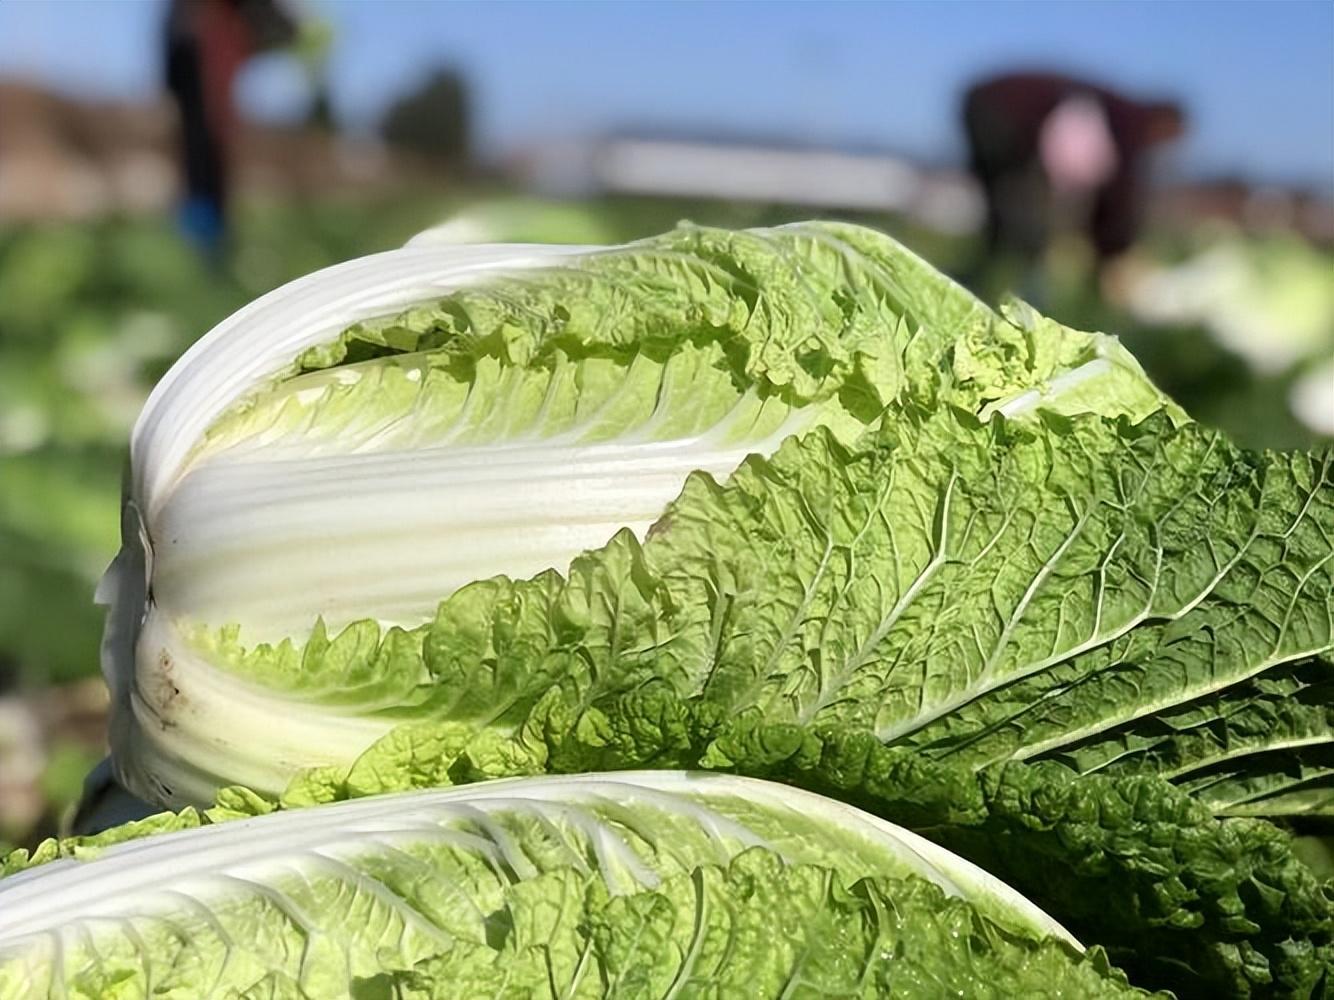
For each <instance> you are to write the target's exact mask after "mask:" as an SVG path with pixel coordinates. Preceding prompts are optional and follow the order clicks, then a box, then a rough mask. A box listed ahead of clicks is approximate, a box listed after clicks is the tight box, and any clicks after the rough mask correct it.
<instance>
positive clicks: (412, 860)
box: [0, 771, 1143, 1000]
mask: <svg viewBox="0 0 1334 1000" xmlns="http://www.w3.org/2000/svg"><path fill="white" fill-rule="evenodd" d="M231 799H232V808H231V809H230V810H227V809H223V808H219V809H216V810H214V811H213V812H212V813H211V815H210V816H205V817H200V816H199V814H197V813H195V812H194V811H193V810H190V811H188V812H187V813H184V814H181V815H174V814H170V813H167V814H163V815H162V816H159V817H154V818H152V819H149V820H146V821H142V822H141V823H139V824H136V825H135V826H134V827H133V828H130V829H120V830H114V831H111V832H110V833H108V834H104V835H102V836H101V837H100V838H93V839H92V840H91V841H85V842H83V843H78V844H70V843H67V844H63V845H61V844H57V843H56V842H50V843H49V844H48V845H46V846H45V847H44V848H41V849H39V850H38V852H37V856H36V857H35V858H31V859H25V858H20V857H15V858H13V859H12V860H11V863H10V864H11V867H15V868H18V867H20V866H21V865H22V866H24V868H25V870H23V871H21V873H19V874H11V875H10V876H9V877H8V878H5V879H3V880H0V998H4V1000H11V998H12V1000H39V998H45V997H61V998H89V1000H101V998H103V997H107V996H111V995H115V996H117V997H123V998H129V997H148V996H154V997H168V998H190V1000H202V998H207V997H223V996H228V997H237V996H247V997H250V996H266V997H293V998H296V997H309V998H329V997H346V996H353V997H363V996H393V997H401V998H422V1000H425V998H437V997H481V996H497V997H499V996H506V997H509V996H513V997H519V996H522V997H530V998H534V1000H537V998H548V997H549V998H552V1000H555V998H557V997H565V998H577V997H590V998H602V997H606V998H626V1000H628V998H655V997H666V996H680V997H693V996H746V997H754V998H756V1000H762V998H766V997H773V998H778V997H832V996H840V997H866V998H868V1000H871V998H878V997H886V996H891V995H892V996H896V997H924V998H930V997H938V996H942V995H945V994H947V993H948V994H950V995H966V996H1020V995H1034V993H1035V991H1041V992H1044V993H1047V994H1049V995H1066V996H1079V997H1129V996H1142V995H1143V994H1141V993H1140V991H1138V990H1133V989H1131V988H1130V987H1129V986H1128V985H1127V984H1126V982H1125V979H1124V977H1123V976H1121V975H1120V974H1119V973H1117V972H1116V971H1115V970H1112V969H1110V968H1109V967H1108V965H1107V962H1106V959H1105V958H1104V957H1103V956H1102V955H1100V954H1099V953H1097V952H1096V951H1094V952H1091V953H1089V954H1088V955H1085V954H1083V953H1082V951H1081V950H1080V949H1079V947H1078V945H1077V944H1076V943H1075V942H1073V941H1072V939H1070V937H1069V935H1068V934H1066V933H1065V932H1064V931H1063V930H1062V929H1061V928H1060V927H1059V926H1058V925H1056V924H1055V922H1054V921H1052V920H1051V918H1050V917H1047V916H1046V915H1045V914H1043V913H1042V912H1041V911H1039V910H1037V909H1036V908H1035V907H1033V906H1032V904H1031V903H1029V902H1028V901H1027V900H1025V899H1023V898H1022V897H1021V896H1019V895H1018V894H1016V893H1015V892H1014V891H1013V890H1011V889H1009V888H1008V887H1007V886H1004V885H1002V884H1001V883H999V882H997V881H996V880H995V879H993V878H991V877H990V876H988V875H986V874H985V873H984V872H982V871H980V870H978V869H976V868H974V867H973V866H972V865H970V864H969V863H968V862H966V861H963V860H962V859H960V858H958V857H955V856H953V855H951V854H949V853H948V852H946V851H944V850H942V849H940V848H939V847H936V846H934V845H933V844H931V843H930V842H928V841H925V840H923V839H922V838H920V837H917V836H915V835H914V834H912V833H909V832H908V831H906V830H901V829H898V828H896V827H893V826H891V825H890V824H888V823H885V822H884V821H882V820H877V819H876V818H874V817H872V816H869V815H867V814H865V813H861V812H858V811H857V810H855V809H851V808H849V807H847V806H844V805H841V804H839V803H836V802H833V801H831V800H828V799H822V798H820V797H818V796H815V795H811V794H809V793H803V792H797V791H794V790H792V789H788V788H783V787H781V786H777V785H771V784H768V783H765V782H759V781H753V780H749V779H741V778H729V777H722V776H714V775H707V774H705V775H688V774H683V773H672V772H666V771H659V772H644V773H624V774H615V775H596V776H587V777H580V778H568V779H565V778H536V779H522V780H518V781H497V782H488V783H486V784H482V785H475V786H472V787H469V788H466V789H455V790H445V791H433V792H409V793H399V794H397V795H387V796H379V797H375V798H369V799H362V800H359V801H357V802H346V803H341V804H337V805H327V806H318V807H314V808H309V809H297V810H290V811H289V810H283V811H280V812H275V813H273V814H271V815H260V816H257V817H251V818H242V819H232V821H230V822H213V823H211V824H208V823H205V825H199V824H200V823H201V822H204V821H206V820H208V819H210V818H211V819H213V820H215V821H221V820H227V819H229V818H231V817H232V816H233V814H234V813H236V812H237V811H238V807H239V808H240V810H241V811H244V810H245V809H246V807H247V806H249V807H252V808H254V807H258V809H259V810H260V811H261V812H262V811H263V810H264V808H265V807H264V806H263V805H260V804H259V803H258V801H257V800H255V799H253V798H248V797H245V796H241V795H237V794H233V795H232V796H231ZM53 855H63V857H60V858H54V857H52V856H53ZM44 858H46V859H47V860H46V862H45V863H42V860H43V859H44Z"/></svg>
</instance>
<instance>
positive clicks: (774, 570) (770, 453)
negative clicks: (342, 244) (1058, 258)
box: [104, 224, 1334, 995]
mask: <svg viewBox="0 0 1334 1000" xmlns="http://www.w3.org/2000/svg"><path fill="white" fill-rule="evenodd" d="M133 445H134V447H133V464H134V468H133V478H132V484H131V490H130V496H129V499H128V502H127V506H126V518H125V540H126V545H125V548H124V549H123V551H122V554H121V556H120V557H119V559H118V562H117V564H116V565H115V566H114V567H113V569H112V571H111V573H110V574H109V575H108V578H107V582H106V588H105V590H104V596H105V597H106V598H107V599H108V600H110V601H111V603H112V612H111V618H110V623H109V627H108V633H107V641H106V644H105V656H106V663H105V666H106V670H107V673H108V676H109V677H110V678H111V680H112V683H113V686H114V688H115V696H116V718H115V721H114V731H113V749H114V756H115V762H116V767H117V769H118V773H119V774H120V776H121V777H122V779H123V780H124V781H125V783H126V784H127V785H128V786H129V787H130V788H131V789H132V790H133V791H135V792H136V793H138V794H140V795H142V796H145V797H147V798H150V799H152V800H155V801H158V802H160V803H164V804H171V805H183V804H187V803H206V802H208V801H209V800H210V799H211V798H212V796H213V794H214V792H215V791H216V789H217V788H219V787H220V786H224V785H228V784H233V783H239V784H243V785H246V786H248V787H250V788H252V789H255V790H257V791H259V792H261V793H263V794H265V795H267V796H270V797H273V796H277V795H280V794H283V793H284V791H285V790H286V794H287V797H288V800H289V801H293V802H297V801H320V800H327V799H334V798H341V797H353V796H357V795H364V794H375V793H378V792H382V791H393V790H396V789H400V788H405V787H420V786H429V785H439V784H451V783H462V782H469V781H476V780H482V779H486V778H492V777H499V776H506V775H517V774H540V773H546V772H563V773H577V772H583V771H590V770H607V769H620V768H627V767H668V768H673V767H692V768H693V767H705V768H714V769H720V770H730V771H734V772H738V773H743V774H751V775H760V776H768V777H774V778H778V779H781V780H784V781H788V782H791V783H794V784H801V785H805V786H808V787H810V788H813V789H816V790H818V791H821V792H824V793H827V794H832V795H836V796H840V797H844V798H847V799H849V800H851V801H854V802H857V803H859V804H865V805H868V806H871V807H873V808H875V809H876V810H877V811H878V812H880V813H881V814H882V815H884V816H886V817H888V818H891V819H895V820H898V821H902V822H906V823H909V824H911V825H913V826H915V827H917V828H919V829H922V830H929V831H930V833H931V835H932V836H933V837H936V838H939V839H941V840H943V841H945V842H947V843H950V844H953V845H954V846H956V847H957V848H958V849H959V850H961V851H964V852H965V853H968V854H969V855H970V856H972V857H974V858H976V859H978V860H980V861H982V862H983V863H984V864H985V865H987V866H989V867H991V868H992V870H993V871H994V872H995V873H996V874H998V875H1000V876H1002V877H1004V878H1006V879H1008V880H1011V881H1013V882H1015V884H1016V885H1017V886H1018V887H1019V888H1020V889H1021V890H1022V891H1024V892H1026V893H1028V894H1030V895H1031V896H1033V897H1034V899H1035V900H1037V901H1039V902H1040V903H1041V904H1042V905H1044V906H1045V907H1047V908H1049V909H1051V910H1052V911H1053V912H1054V913H1056V915H1057V916H1058V917H1059V918H1060V919H1062V920H1063V921H1064V922H1066V923H1067V924H1068V925H1069V926H1071V928H1072V930H1074V931H1075V932H1076V933H1077V934H1079V935H1081V936H1083V937H1085V938H1087V939H1088V940H1090V941H1095V942H1098V943H1101V944H1105V945H1106V946H1107V947H1108V948H1109V949H1111V950H1112V954H1113V957H1114V959H1115V960H1117V961H1118V962H1124V963H1126V965H1127V968H1129V969H1130V970H1131V973H1132V979H1134V980H1135V981H1136V982H1139V983H1142V984H1145V985H1160V984H1161V985H1169V986H1177V987H1181V988H1184V989H1186V990H1212V991H1215V992H1218V991H1225V992H1228V993H1233V994H1236V995H1248V994H1250V993H1253V992H1256V991H1269V990H1274V991H1278V992H1286V993H1290V994H1291V995H1306V993H1309V992H1310V991H1311V990H1313V989H1316V988H1317V987H1319V985H1320V984H1321V983H1324V982H1328V979H1327V978H1326V977H1327V967H1328V964H1329V962H1330V959H1331V955H1332V954H1334V950H1332V949H1334V945H1332V944H1331V940H1332V939H1334V916H1332V915H1331V898H1330V893H1329V889H1328V887H1327V886H1323V885H1322V884H1321V883H1320V882H1319V880H1318V879H1317V878H1316V877H1315V876H1314V875H1313V874H1312V873H1311V872H1310V871H1309V870H1308V869H1306V868H1305V866H1303V865H1302V864H1301V863H1300V862H1299V861H1297V860H1296V858H1295V857H1294V856H1293V854H1292V851H1291V845H1290V841H1289V838H1288V836H1287V835H1286V834H1285V833H1282V832H1280V831H1279V830H1277V829H1276V828H1275V827H1273V826H1271V825H1269V824H1267V823H1263V822H1258V821H1255V820H1246V821H1244V822H1243V821H1241V820H1240V819H1231V820H1227V821H1220V819H1218V818H1217V817H1241V816H1245V817H1288V816H1293V815H1317V816H1318V815H1328V814H1329V812H1330V810H1331V808H1334V804H1332V803H1331V794H1330V793H1331V790H1334V770H1331V767H1330V764H1331V762H1332V761H1334V756H1332V754H1334V740H1332V739H1331V734H1332V733H1334V730H1332V729H1331V721H1332V720H1331V713H1330V702H1329V699H1328V698H1327V692H1328V690H1329V679H1330V674H1329V669H1330V659H1329V654H1330V651H1331V648H1334V458H1332V457H1331V455H1330V454H1329V453H1328V452H1326V453H1291V454H1269V453H1266V454H1255V453H1249V452H1245V451H1242V450H1240V449H1238V448H1236V447H1234V446H1233V445H1231V444H1230V443H1229V442H1228V441H1227V440H1226V439H1224V438H1223V437H1222V436H1220V435H1219V434H1217V433H1215V432H1212V431H1209V430H1207V429H1205V428H1202V427H1200V426H1199V425H1197V424H1195V423H1193V422H1191V421H1189V420H1188V419H1187V418H1186V417H1185V415H1184V414H1183V413H1182V412H1181V411H1180V410H1179V408H1177V407H1176V406H1175V405H1174V404H1173V403H1172V402H1171V401H1170V400H1167V399H1165V398H1164V397H1163V396H1162V395H1161V393H1159V392H1158V391H1157V389H1156V388H1155V387H1154V386H1153V385H1152V384H1151V383H1150V382H1149V381H1148V380H1147V379H1146V378H1145V376H1144V374H1143V372H1142V371H1141V370H1140V368H1139V367H1138V365H1137V364H1136V363H1135V361H1134V360H1133V358H1131V357H1130V356H1129V355H1128V354H1127V353H1126V352H1125V351H1124V350H1123V349H1122V348H1121V347H1120V346H1119V344H1118V343H1117V342H1116V341H1115V340H1114V339H1113V338H1110V337H1106V336H1102V335H1099V334H1085V333H1079V332H1076V331H1071V330H1068V329H1065V328H1063V327H1061V326H1059V325H1058V324H1055V323H1053V322H1051V321H1050V320H1046V319H1043V318H1042V317H1039V316H1037V315H1035V314H1033V313H1032V312H1031V310H1028V309H1027V308H1026V307H1024V306H1022V305H1019V304H1015V305H1013V306H1010V307H1008V308H1007V309H1006V310H1004V311H1003V312H1002V313H1001V314H997V313H994V312H993V311H992V310H990V309H989V308H987V307H986V306H985V305H983V304H982V303H981V302H979V301H978V300H976V299H975V298H973V297H972V296H971V295H969V294H968V293H967V292H965V291H964V290H962V289H960V288H959V287H957V286H955V285H954V284H952V283H951V282H950V281H949V280H948V279H946V278H945V277H944V276H942V275H940V274H938V273H937V272H935V271H933V270H932V269H931V268H929V267H928V266H927V265H925V264H924V263H923V262H921V261H920V260H918V259H917V258H915V257H913V256H912V255H911V254H909V253H908V252H906V251H905V250H904V249H903V248H901V247H899V246H898V245H897V244H895V243H894V242H893V241H891V240H889V239H887V238H885V237H882V236H879V235H877V234H874V233H871V232H868V231H866V230H862V229H858V228H856V227H851V226H843V225H834V224H806V225H798V226H791V227H783V228H780V229H772V230H760V231H749V232H740V233H730V232H720V231H715V230H707V229H697V228H684V229H681V230H678V231H676V232H673V233H670V234H667V235H665V236H663V237H659V238H656V239H653V240H649V241H645V242H643V243H638V244H632V245H630V246H627V247H620V248H613V249H578V248H575V249H569V248H561V249H552V248H547V249H530V248H517V249H516V248H509V249H505V248H500V249H496V248H468V249H452V250H451V249H442V248H429V247H418V248H412V249H407V250H404V251H398V252H395V253H392V254H388V255H382V256H381V257H379V258H368V259H367V260H365V261H361V262H355V263H354V264H351V265H346V266H344V267H343V268H340V269H333V270H331V271H329V272H324V273H322V274H320V275H315V276H312V277H311V278H308V279H305V280H304V281H303V282H299V283H297V284H295V285H293V286H289V287H288V288H286V289H282V290H279V292H276V293H274V294H273V295H271V296H269V297H267V298H265V299H262V300H260V301H259V302H257V303H256V304H255V305H253V306H251V307H250V308H249V309H247V310H243V311H242V312H241V313H238V314H237V315H236V316H235V317H233V318H232V319H231V320H229V321H228V322H227V323H225V324H224V325H223V326H222V327H220V328H219V329H218V330H215V331H214V332H213V333H212V334H210V335H209V336H208V337H206V338H205V339H204V340H203V341H201V342H200V344H198V345H197V346H196V348H195V349H193V350H192V351H191V352H189V353H188V354H187V355H186V356H185V357H184V358H183V359H182V361H181V363H180V364H179V365H178V366H177V367H176V368H175V369H173V371H172V372H171V373H170V374H169V375H168V376H167V378H166V379H165V380H164V382H163V384H162V385H161V386H160V387H159V389H158V391H157V392H156V393H155V394H154V397H153V398H152V399H151V400H150V402H149V404H148V406H147V408H146V410H145V413H144V414H143V416H142V417H141V420H140V423H139V425H138V427H137V429H136V433H135V438H134V442H133ZM1220 859H1224V860H1222V861H1220Z"/></svg>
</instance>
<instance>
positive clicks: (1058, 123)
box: [963, 73, 1185, 268]
mask: <svg viewBox="0 0 1334 1000" xmlns="http://www.w3.org/2000/svg"><path fill="white" fill-rule="evenodd" d="M963 119H964V128H965V130H966V132H967V136H968V146H969V153H970V168H971V170H972V172H973V174H974V176H975V177H976V178H977V181H978V183H979V184H980V185H981V187H982V193H983V196H984V197H985V199H986V207H987V218H986V232H985V246H984V253H985V254H986V258H987V260H988V261H995V260H996V259H998V258H1001V257H1011V258H1018V259H1019V261H1020V262H1022V263H1024V264H1026V265H1032V264H1033V263H1035V262H1036V260H1037V258H1038V257H1039V255H1040V254H1041V253H1042V251H1043V250H1044V249H1045V248H1046V246H1047V243H1048V241H1049V239H1050V237H1051V235H1052V232H1053V229H1054V228H1055V227H1056V225H1057V223H1058V221H1059V220H1060V218H1061V217H1062V216H1064V217H1065V218H1066V219H1067V220H1068V221H1069V223H1070V225H1071V226H1072V227H1073V228H1075V229H1077V230H1079V231H1081V232H1082V233H1083V234H1084V235H1085V236H1087V238H1088V240H1089V243H1090V244H1091V245H1092V248H1093V251H1094V253H1095V254H1096V256H1097V260H1098V264H1099V267H1100V268H1101V267H1102V265H1104V264H1106V263H1107V262H1108V261H1109V260H1111V259H1112V258H1114V257H1116V256H1117V255H1119V254H1121V253H1123V252H1125V251H1126V250H1127V249H1128V248H1129V247H1130V245H1131V244H1132V243H1133V242H1134V240H1135V237H1136V236H1137V235H1138V233H1139V228H1140V225H1141V223H1142V220H1143V214H1144V204H1145V187H1146V177H1145V173H1146V161H1147V154H1148V153H1149V152H1150V151H1151V150H1153V149H1154V148H1156V147H1158V146H1159V145H1160V144H1162V143H1164V142H1166V141H1168V140H1170V139H1173V138H1176V137H1177V136H1179V135H1180V134H1181V133H1182V130H1183V127H1184V123H1185V117H1184V115H1183V113H1182V111H1181V109H1180V108H1179V107H1178V106H1177V105H1176V104H1174V103H1171V102H1168V101H1154V102H1140V101H1134V100H1130V99H1129V98H1126V97H1123V96H1121V95H1120V94H1117V93H1114V92H1113V91H1111V90H1109V89H1107V88H1106V87H1102V86H1099V85H1098V84H1095V83H1090V82H1088V81H1084V80H1077V79H1073V78H1071V77H1067V76H1059V75H1056V74H1052V73H1014V74H1009V75H1005V76H1000V77H995V78H993V79H989V80H984V81H982V82H980V83H978V84H976V85H974V86H973V87H971V88H970V89H969V90H968V92H967V94H966V95H965V97H964V106H963Z"/></svg>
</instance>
